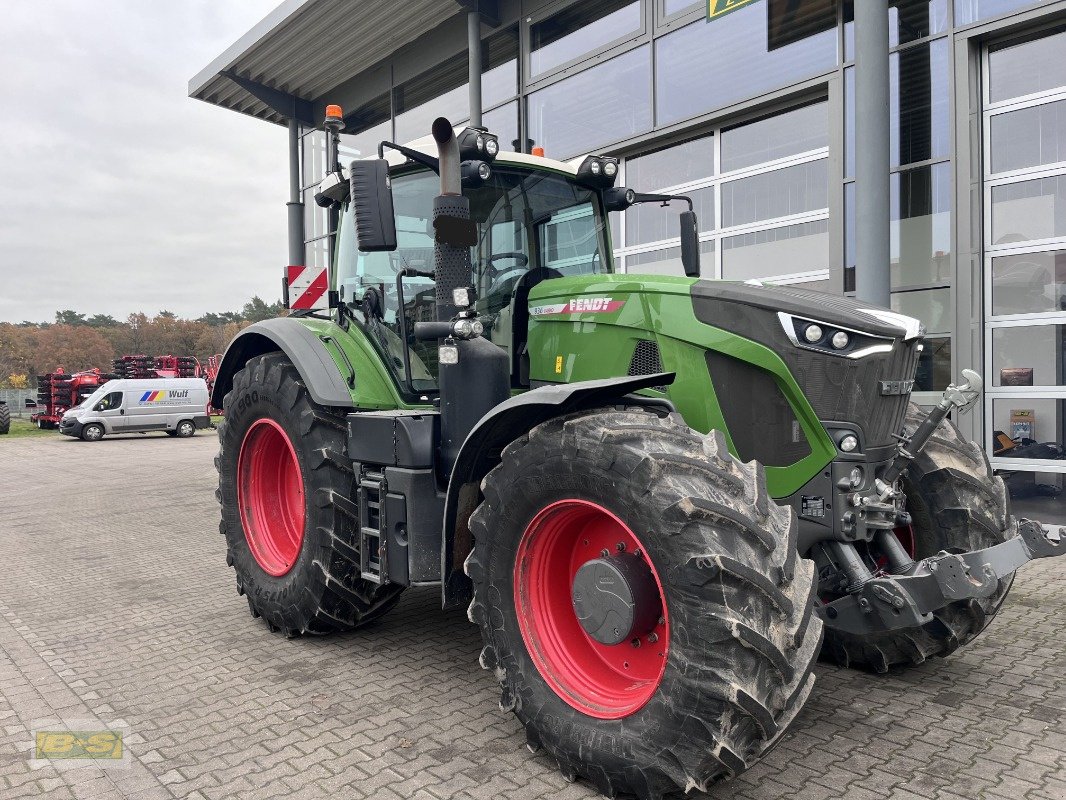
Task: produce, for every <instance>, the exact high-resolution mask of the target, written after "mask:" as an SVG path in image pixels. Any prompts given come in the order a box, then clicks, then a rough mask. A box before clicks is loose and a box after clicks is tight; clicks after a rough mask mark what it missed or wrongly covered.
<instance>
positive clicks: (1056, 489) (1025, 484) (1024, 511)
mask: <svg viewBox="0 0 1066 800" xmlns="http://www.w3.org/2000/svg"><path fill="white" fill-rule="evenodd" d="M1041 450H1042V452H1043V457H1047V453H1049V452H1053V451H1052V450H1050V449H1049V448H1048V447H1047V446H1046V443H1045V444H1037V445H1036V446H1035V447H1034V448H1031V451H1032V456H1031V457H1036V455H1038V454H1039V453H1040V451H1041ZM1026 452H1027V450H1025V449H1021V448H1017V447H1015V448H1013V449H1012V450H1011V451H1010V452H1002V453H998V455H1001V456H1003V457H1004V458H1009V457H1011V456H1015V457H1017V456H1020V455H1024V454H1025V453H1026ZM1052 457H1054V456H1052ZM1018 464H1019V466H1020V467H1023V468H1024V465H1025V462H1024V461H1023V460H1021V459H1019V461H1018ZM996 474H997V475H999V476H1001V477H1002V478H1003V480H1004V482H1005V483H1006V484H1007V492H1008V493H1009V494H1010V504H1011V509H1010V510H1011V513H1012V514H1014V515H1015V516H1017V517H1027V518H1029V519H1038V520H1041V521H1042V522H1046V523H1048V524H1054V525H1060V524H1062V523H1063V522H1066V493H1063V491H1062V490H1063V489H1064V488H1066V475H1063V474H1062V473H1059V472H1023V471H1022V470H1018V471H1008V470H1002V471H1001V470H997V471H996Z"/></svg>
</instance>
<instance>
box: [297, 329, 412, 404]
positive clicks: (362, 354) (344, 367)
mask: <svg viewBox="0 0 1066 800" xmlns="http://www.w3.org/2000/svg"><path fill="white" fill-rule="evenodd" d="M299 321H300V323H301V324H303V325H305V326H306V327H308V328H309V329H311V330H312V331H314V333H315V335H316V336H318V337H319V339H321V340H322V343H323V345H324V346H325V348H326V351H327V352H328V353H329V354H330V357H332V359H333V362H334V363H335V364H336V365H337V369H338V370H340V373H341V375H343V376H347V375H349V374H350V373H351V371H352V370H354V371H355V382H354V383H355V385H354V386H353V387H352V389H351V394H352V403H353V404H354V405H355V407H356V408H364V409H378V410H381V409H393V408H429V407H430V404H429V403H414V404H413V403H408V402H406V401H405V400H404V399H403V398H402V397H401V396H400V392H399V389H398V388H397V386H396V382H395V381H393V379H392V376H391V375H390V374H389V372H388V370H387V369H386V368H385V365H384V364H382V363H381V357H380V356H379V355H378V353H377V351H376V350H375V349H374V347H373V346H372V345H371V344H370V342H368V341H367V338H366V336H365V335H364V334H363V332H362V331H361V330H360V329H359V328H358V327H357V326H355V325H348V326H347V329H345V328H342V327H341V326H340V325H338V324H337V323H336V322H333V321H332V320H322V319H314V318H312V317H300V318H299ZM342 352H343V355H342ZM345 359H347V360H345ZM297 367H299V365H297Z"/></svg>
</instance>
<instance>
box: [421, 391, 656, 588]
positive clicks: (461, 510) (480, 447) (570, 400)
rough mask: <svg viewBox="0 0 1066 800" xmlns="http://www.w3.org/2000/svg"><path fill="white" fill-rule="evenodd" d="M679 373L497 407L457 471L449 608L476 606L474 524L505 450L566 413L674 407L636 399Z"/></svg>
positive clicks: (448, 516) (447, 576) (447, 575)
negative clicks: (470, 572)
mask: <svg viewBox="0 0 1066 800" xmlns="http://www.w3.org/2000/svg"><path fill="white" fill-rule="evenodd" d="M673 380H674V373H672V372H665V373H659V374H656V375H640V376H636V377H625V378H604V379H602V380H594V381H579V382H576V383H561V384H553V385H550V386H541V387H539V388H536V389H531V390H530V391H528V392H524V393H523V394H520V395H516V396H514V397H512V398H510V399H508V400H505V401H504V402H502V403H500V404H499V405H498V406H496V407H495V408H494V409H492V411H491V412H490V413H489V414H487V415H486V416H485V417H483V418H482V419H481V421H480V422H479V423H478V424H477V425H476V426H475V427H474V429H473V430H472V431H471V432H470V435H469V436H467V437H466V441H464V442H463V446H462V448H461V449H460V450H459V455H458V457H457V458H456V460H455V466H454V467H453V468H452V474H451V479H450V480H449V481H448V495H447V498H446V500H445V505H444V530H443V542H442V546H441V577H442V581H441V593H442V598H441V599H442V601H443V603H444V607H445V608H458V607H460V606H464V605H465V604H467V603H469V602H470V598H471V596H472V593H471V588H470V579H469V578H467V577H466V573H465V572H464V571H463V562H464V561H465V560H466V557H467V556H468V555H469V554H470V547H471V538H470V528H469V527H468V522H469V520H470V515H471V514H472V513H473V512H474V509H475V508H477V505H478V502H479V497H480V490H481V479H482V478H484V477H485V475H487V474H488V472H489V470H491V469H492V468H493V467H494V466H495V465H496V464H497V463H498V462H499V457H500V451H501V450H502V449H503V448H504V447H506V446H507V445H508V444H509V443H510V442H513V441H514V440H515V439H517V438H518V437H519V436H521V435H522V434H524V433H528V432H529V431H530V430H532V429H533V428H535V427H536V426H537V425H539V424H540V423H542V422H545V421H547V420H549V419H552V418H553V417H558V416H561V415H563V414H569V413H571V412H574V411H581V410H582V409H586V408H595V407H597V406H602V405H611V404H613V403H616V402H618V401H619V400H620V399H621V398H623V397H624V398H625V402H627V403H631V404H634V405H636V404H640V405H656V406H664V407H667V408H672V406H671V404H670V402H669V401H667V400H656V399H654V398H650V397H641V396H638V395H632V394H631V393H632V392H635V391H638V390H640V389H649V388H651V387H653V386H665V385H668V384H670V383H672V382H673Z"/></svg>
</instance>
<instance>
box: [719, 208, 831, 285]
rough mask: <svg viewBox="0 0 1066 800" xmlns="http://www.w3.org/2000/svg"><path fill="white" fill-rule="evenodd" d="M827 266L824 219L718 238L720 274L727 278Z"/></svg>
mask: <svg viewBox="0 0 1066 800" xmlns="http://www.w3.org/2000/svg"><path fill="white" fill-rule="evenodd" d="M828 266H829V222H828V220H819V221H818V222H805V223H803V224H802V225H786V226H784V227H780V228H771V229H769V230H765V231H757V232H755V233H745V234H742V235H740V236H727V237H726V238H724V239H723V240H722V277H723V278H724V279H725V280H728V281H746V280H749V279H751V278H773V277H774V276H777V275H790V274H793V273H798V272H810V271H812V270H816V269H826V268H828Z"/></svg>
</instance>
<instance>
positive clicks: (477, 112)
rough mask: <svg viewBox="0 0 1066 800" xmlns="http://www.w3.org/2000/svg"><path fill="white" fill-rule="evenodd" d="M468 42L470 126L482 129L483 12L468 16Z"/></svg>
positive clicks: (473, 12)
mask: <svg viewBox="0 0 1066 800" xmlns="http://www.w3.org/2000/svg"><path fill="white" fill-rule="evenodd" d="M466 40H467V50H468V51H469V56H468V58H469V62H470V125H471V127H475V128H480V127H481V12H480V11H471V12H469V13H468V14H467V15H466Z"/></svg>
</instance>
